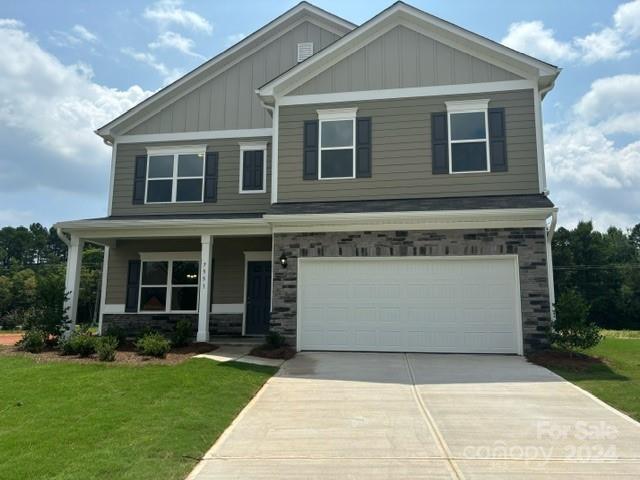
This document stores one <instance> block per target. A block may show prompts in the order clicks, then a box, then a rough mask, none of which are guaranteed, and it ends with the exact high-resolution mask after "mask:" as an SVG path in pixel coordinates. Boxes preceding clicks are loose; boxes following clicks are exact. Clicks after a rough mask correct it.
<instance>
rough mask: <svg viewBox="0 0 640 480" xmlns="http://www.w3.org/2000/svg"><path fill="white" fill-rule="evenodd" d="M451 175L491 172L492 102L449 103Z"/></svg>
mask: <svg viewBox="0 0 640 480" xmlns="http://www.w3.org/2000/svg"><path fill="white" fill-rule="evenodd" d="M446 104H447V116H448V121H449V128H448V130H449V173H468V172H488V171H489V133H488V131H489V129H488V128H487V125H488V118H487V107H488V104H489V100H472V101H455V102H446Z"/></svg>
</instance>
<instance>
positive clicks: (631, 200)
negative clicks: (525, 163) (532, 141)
mask: <svg viewBox="0 0 640 480" xmlns="http://www.w3.org/2000/svg"><path fill="white" fill-rule="evenodd" d="M639 121H640V75H617V76H612V77H606V78H601V79H598V80H596V81H595V82H593V83H592V85H591V88H590V89H589V91H588V92H587V93H586V94H585V95H583V96H582V98H580V100H578V102H576V104H575V105H574V106H573V107H572V109H571V110H570V115H569V118H568V119H567V121H566V122H564V123H562V124H556V125H548V126H547V129H546V130H545V152H546V159H547V172H548V175H547V177H548V179H549V183H550V189H551V194H552V198H553V199H554V200H555V201H556V203H557V204H558V205H559V206H560V209H561V210H560V211H561V219H562V222H563V224H565V223H569V224H573V223H575V222H576V221H577V220H578V219H580V218H583V219H584V218H592V219H593V220H594V222H595V224H596V225H597V227H598V228H599V229H605V228H607V227H608V226H609V225H618V226H620V225H622V226H631V225H634V224H636V223H638V222H640V189H638V187H637V186H638V185H639V184H640V168H638V166H640V139H637V138H632V140H630V141H628V142H626V143H624V142H619V143H616V142H615V141H614V139H612V138H611V137H610V135H611V134H616V133H630V134H635V135H638V134H640V127H639V126H638V125H639ZM634 122H635V123H634Z"/></svg>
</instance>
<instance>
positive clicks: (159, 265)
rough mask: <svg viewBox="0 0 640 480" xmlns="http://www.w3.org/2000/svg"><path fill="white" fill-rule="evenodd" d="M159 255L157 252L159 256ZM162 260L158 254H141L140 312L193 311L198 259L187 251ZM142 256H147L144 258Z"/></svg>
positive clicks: (196, 287) (194, 310) (196, 298)
mask: <svg viewBox="0 0 640 480" xmlns="http://www.w3.org/2000/svg"><path fill="white" fill-rule="evenodd" d="M159 255H160V256H159ZM174 255H176V256H177V257H178V258H176V259H171V260H162V259H160V258H161V254H142V255H141V256H142V257H143V260H142V269H141V272H140V309H139V310H140V311H141V312H196V311H197V310H198V273H199V262H198V260H197V259H196V256H195V255H193V254H191V253H190V252H189V253H186V254H182V255H180V254H174ZM145 258H148V259H147V260H145Z"/></svg>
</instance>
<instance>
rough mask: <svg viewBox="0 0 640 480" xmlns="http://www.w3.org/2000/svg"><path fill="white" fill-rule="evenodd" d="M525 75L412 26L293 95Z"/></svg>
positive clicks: (380, 40) (353, 56)
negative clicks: (506, 68)
mask: <svg viewBox="0 0 640 480" xmlns="http://www.w3.org/2000/svg"><path fill="white" fill-rule="evenodd" d="M520 78H521V77H518V76H517V75H514V74H513V73H511V72H508V71H506V70H504V69H502V68H500V67H497V66H495V65H491V64H490V63H487V62H484V61H482V60H479V59H477V58H475V57H473V56H471V55H469V54H466V53H464V52H461V51H459V50H456V49H454V48H451V47H449V46H447V45H444V44H442V43H440V42H438V41H436V40H433V39H431V38H429V37H426V36H424V35H422V34H420V33H417V32H415V31H414V30H410V29H408V28H406V27H402V26H399V27H395V28H393V29H392V30H390V31H389V32H387V33H385V34H384V35H382V36H380V37H378V38H377V39H376V40H374V41H373V42H371V43H369V44H368V45H366V46H365V47H363V48H361V49H360V50H358V51H357V52H355V53H353V54H351V55H350V56H348V57H347V58H345V59H343V60H341V61H340V62H338V63H337V64H335V65H334V66H333V67H331V68H329V69H327V70H325V71H323V72H322V73H321V74H319V75H318V76H316V77H314V78H313V79H311V80H309V81H308V82H307V83H305V84H303V85H301V86H300V87H298V88H296V89H295V90H293V91H292V92H291V93H290V95H307V94H316V93H333V92H351V91H359V90H378V89H384V88H406V87H428V86H433V85H455V84H463V83H482V82H495V81H502V80H517V79H520Z"/></svg>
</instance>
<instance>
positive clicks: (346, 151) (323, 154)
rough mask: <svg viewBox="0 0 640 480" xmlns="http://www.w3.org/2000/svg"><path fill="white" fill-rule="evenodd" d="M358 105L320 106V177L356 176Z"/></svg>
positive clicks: (321, 178)
mask: <svg viewBox="0 0 640 480" xmlns="http://www.w3.org/2000/svg"><path fill="white" fill-rule="evenodd" d="M356 112H357V108H340V109H334V110H318V121H319V122H318V123H319V135H320V148H319V152H318V153H319V156H320V158H319V162H318V163H319V164H320V169H319V171H318V175H319V177H318V178H319V179H320V180H324V179H339V178H355V171H356V168H355V166H356V149H355V138H356Z"/></svg>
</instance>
